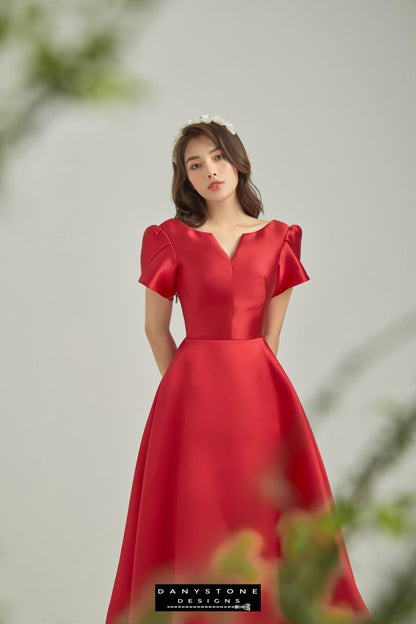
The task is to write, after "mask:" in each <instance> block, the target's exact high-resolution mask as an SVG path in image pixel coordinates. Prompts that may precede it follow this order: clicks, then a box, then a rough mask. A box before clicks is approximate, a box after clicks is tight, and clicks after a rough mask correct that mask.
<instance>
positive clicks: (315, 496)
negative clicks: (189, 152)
mask: <svg viewBox="0 0 416 624" xmlns="http://www.w3.org/2000/svg"><path fill="white" fill-rule="evenodd" d="M301 237H302V229H301V227H300V226H299V225H296V224H294V225H290V226H289V225H288V224H286V223H284V222H282V221H278V220H277V219H273V220H272V221H269V223H267V224H266V225H265V226H263V227H262V228H261V229H258V230H256V231H253V232H249V233H245V234H243V235H242V236H241V237H240V239H239V242H238V245H237V248H236V250H235V252H234V254H233V255H232V257H229V255H228V254H227V253H226V251H225V250H224V249H223V248H222V246H221V245H220V244H219V242H218V241H217V239H216V238H215V236H214V235H213V234H212V233H208V232H202V231H200V230H197V229H194V228H192V227H190V226H188V225H186V224H184V223H183V222H181V221H179V220H178V219H176V218H170V219H167V220H166V221H164V222H162V223H161V224H160V225H150V226H148V227H147V228H146V229H145V231H144V234H143V239H142V247H141V256H140V263H141V274H140V277H139V279H138V281H139V282H140V283H141V284H144V285H145V286H147V287H148V288H150V289H152V290H154V291H156V292H157V293H159V294H160V295H161V296H162V297H165V298H167V299H169V300H173V299H174V296H175V295H177V298H179V301H180V303H181V307H182V312H183V316H184V323H185V328H186V336H185V338H184V339H183V340H182V342H181V343H180V344H179V346H178V349H177V351H176V352H175V354H174V356H173V358H172V360H171V363H170V364H169V367H168V369H167V370H166V372H165V374H164V375H163V376H162V378H161V380H160V383H159V385H158V387H157V390H156V394H155V397H154V400H153V403H152V405H151V408H150V413H149V415H148V418H147V421H146V425H145V428H144V432H143V435H142V439H141V444H140V449H139V453H138V459H137V464H136V468H135V472H134V478H133V484H132V490H131V496H130V502H129V506H128V513H127V520H126V525H125V531H124V537H123V541H122V546H121V553H120V558H119V564H118V569H117V573H116V578H115V582H114V587H113V592H112V596H111V600H110V604H109V607H108V612H107V618H106V624H119V623H120V624H136V623H140V624H141V623H142V622H150V623H151V622H154V621H155V622H156V621H158V620H154V619H152V618H151V617H148V618H146V617H143V610H142V611H140V609H141V608H142V609H144V607H140V608H138V605H144V604H147V605H148V604H149V601H150V603H151V598H152V596H153V595H154V584H155V583H205V582H213V583H219V582H221V583H222V582H227V580H224V577H223V576H221V574H220V568H219V567H217V568H216V567H215V566H214V567H212V565H211V564H212V561H217V562H218V559H215V557H218V553H221V552H222V553H224V552H227V550H225V551H224V550H221V548H222V549H224V548H225V549H227V548H228V549H229V550H230V549H231V550H232V549H233V545H234V547H236V544H237V541H238V539H239V538H240V539H243V538H242V536H244V535H245V536H246V539H247V540H248V542H247V541H246V542H244V539H243V541H242V542H238V543H239V544H240V546H241V544H244V543H245V544H248V543H251V545H252V547H253V548H254V550H251V551H249V554H248V555H247V557H248V558H249V563H251V564H253V562H254V563H256V562H257V564H258V565H257V567H256V566H255V565H254V567H256V569H257V571H258V570H260V573H259V575H257V577H256V576H255V575H254V576H251V577H250V576H249V577H248V578H251V579H252V580H251V581H249V580H248V578H245V579H244V580H240V581H238V580H237V577H236V576H232V574H231V575H230V576H229V577H227V579H228V581H229V582H241V583H242V582H252V583H258V582H260V584H261V588H262V595H261V611H257V612H256V611H252V612H248V611H244V610H240V611H237V610H235V611H234V612H233V613H231V612H223V611H217V612H215V611H214V612H208V611H206V612H205V613H201V612H199V613H198V612H192V613H191V612H188V613H184V612H172V613H171V614H166V613H165V614H164V615H165V618H166V619H163V620H161V621H163V623H169V624H171V623H172V624H179V623H182V622H184V623H185V622H186V623H188V624H204V623H206V622H216V623H227V624H228V623H230V624H231V623H233V624H240V623H245V624H252V623H256V624H260V623H261V624H286V622H289V621H290V620H286V619H285V615H284V613H283V611H282V610H281V609H280V608H279V591H278V589H276V583H275V582H274V580H275V579H274V578H273V573H275V574H278V571H279V565H280V564H279V562H280V561H282V556H283V554H284V553H283V542H282V538H281V536H280V534H279V533H278V531H277V529H276V526H277V524H278V522H279V519H281V518H282V517H283V516H284V514H285V513H287V512H288V511H298V512H300V513H304V512H309V513H314V512H315V511H316V510H319V509H330V508H332V506H333V498H332V494H331V489H330V485H329V482H328V478H327V475H326V472H325V468H324V465H323V462H322V459H321V456H320V453H319V450H318V448H317V444H316V441H315V438H314V435H313V433H312V431H311V427H310V425H309V423H308V420H307V417H306V414H305V412H304V410H303V408H302V405H301V403H300V400H299V398H298V396H297V394H296V392H295V390H294V388H293V386H292V384H291V382H290V380H289V378H288V377H287V375H286V373H285V372H284V370H283V368H282V366H281V365H280V363H279V360H278V359H277V358H276V356H275V355H274V353H273V352H272V350H271V349H270V347H269V345H268V344H267V342H266V340H265V339H264V338H263V336H262V329H263V324H264V320H265V314H266V310H267V306H268V303H269V302H270V299H271V298H272V297H275V296H277V295H279V294H280V293H282V292H284V291H285V290H286V289H288V288H291V287H293V286H295V285H298V284H301V283H303V282H306V281H307V280H309V279H310V278H309V276H308V274H307V273H306V270H305V268H304V267H303V265H302V263H301V260H300V250H301ZM247 536H248V537H247ZM250 536H251V539H252V542H250ZM233 540H237V541H233ZM253 545H254V546H253ZM337 545H338V554H339V561H340V563H339V566H338V569H337V574H336V575H335V577H334V579H333V582H332V585H331V588H330V591H329V593H328V594H327V596H326V600H327V603H328V605H329V606H331V605H332V606H333V607H334V608H339V609H340V610H341V611H342V609H347V612H348V613H352V614H354V615H355V616H356V617H357V618H358V619H357V621H360V622H361V621H362V620H361V619H359V618H360V617H367V618H368V619H366V620H365V621H366V622H367V621H372V620H370V619H369V617H370V616H369V613H368V611H367V609H366V606H365V604H364V602H363V599H362V598H361V596H360V594H359V591H358V589H357V586H356V584H355V580H354V577H353V573H352V570H351V566H350V562H349V559H348V555H347V552H346V547H345V543H344V540H343V537H342V534H341V533H339V535H338V536H337ZM247 552H248V551H247ZM210 565H211V567H210ZM236 567H237V568H238V564H237V566H236ZM243 567H244V566H243V565H241V570H243ZM244 569H246V566H245V567H244ZM234 571H235V570H234ZM237 571H238V570H237ZM271 579H272V580H271ZM146 600H147V602H146ZM153 606H154V601H153ZM148 613H149V612H148ZM138 614H141V618H142V619H140V618H139V617H138ZM153 615H154V614H152V617H153ZM325 621H326V620H325ZM331 621H332V620H331ZM337 621H338V620H337ZM339 621H342V622H344V620H339ZM354 621H356V620H354Z"/></svg>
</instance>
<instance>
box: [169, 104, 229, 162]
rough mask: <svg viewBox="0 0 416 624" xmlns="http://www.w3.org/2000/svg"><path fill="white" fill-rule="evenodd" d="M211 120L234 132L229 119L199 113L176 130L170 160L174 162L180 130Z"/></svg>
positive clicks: (180, 134)
mask: <svg viewBox="0 0 416 624" xmlns="http://www.w3.org/2000/svg"><path fill="white" fill-rule="evenodd" d="M211 121H215V123H217V124H220V126H225V127H226V128H227V130H229V131H230V132H231V134H235V133H236V132H235V130H234V126H233V124H231V123H230V122H229V121H225V119H223V118H222V117H218V115H200V116H199V117H196V119H190V120H189V121H188V123H187V124H185V125H184V126H182V128H181V129H180V131H179V132H178V134H177V135H176V137H175V138H174V140H173V144H172V162H174V163H175V164H176V155H175V150H176V144H177V142H178V141H179V139H180V138H181V136H182V130H183V129H184V128H186V127H187V126H189V125H191V124H195V123H207V124H208V123H211Z"/></svg>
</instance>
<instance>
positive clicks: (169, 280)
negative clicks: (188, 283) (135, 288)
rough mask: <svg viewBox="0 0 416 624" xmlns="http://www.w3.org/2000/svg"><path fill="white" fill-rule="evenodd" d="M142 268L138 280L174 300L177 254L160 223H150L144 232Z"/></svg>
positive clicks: (141, 255) (141, 256) (141, 254)
mask: <svg viewBox="0 0 416 624" xmlns="http://www.w3.org/2000/svg"><path fill="white" fill-rule="evenodd" d="M140 268H141V275H140V277H139V279H138V281H139V282H140V283H141V284H144V285H145V286H147V287H148V288H150V289H151V290H154V291H155V292H157V293H159V295H162V297H165V298H166V299H169V300H170V301H172V300H173V297H174V295H175V292H176V273H177V260H176V254H175V250H174V248H173V246H172V243H171V242H170V239H169V237H168V235H167V234H166V232H165V231H164V230H162V228H161V227H159V226H158V225H149V226H148V227H147V228H146V229H145V231H144V233H143V238H142V248H141V252H140Z"/></svg>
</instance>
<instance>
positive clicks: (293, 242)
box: [138, 218, 310, 340]
mask: <svg viewBox="0 0 416 624" xmlns="http://www.w3.org/2000/svg"><path fill="white" fill-rule="evenodd" d="M301 238H302V229H301V227H300V226H299V225H296V224H294V225H287V224H286V223H283V222H282V221H278V220H277V219H273V220H272V221H270V222H269V223H267V224H266V225H265V226H263V227H262V228H261V229H258V230H255V231H253V232H247V233H245V234H242V235H241V237H240V239H239V242H238V245H237V248H236V250H235V252H234V254H233V255H232V256H231V257H229V256H228V254H227V253H226V251H225V250H224V249H223V248H222V246H221V245H220V244H219V242H218V241H217V239H216V238H215V236H214V234H212V233H211V232H203V231H200V230H197V229H195V228H192V227H191V226H189V225H186V224H185V223H183V222H182V221H179V220H178V219H176V218H171V219H167V220H166V221H163V222H162V223H161V224H160V225H149V226H148V227H147V228H146V229H145V231H144V234H143V239H142V247H141V255H140V264H141V275H140V277H139V280H138V281H139V282H140V283H142V284H144V285H145V286H147V287H148V288H151V289H152V290H154V291H156V292H157V293H159V294H160V295H162V297H165V298H167V299H169V300H173V298H174V295H175V294H177V296H178V298H179V300H180V302H181V307H182V311H183V315H184V322H185V328H186V336H187V337H188V338H204V339H236V340H237V339H248V338H256V337H259V336H261V335H262V328H263V323H264V318H265V314H266V310H267V306H268V304H269V302H270V299H271V298H272V297H276V296H277V295H279V294H281V293H282V292H284V291H285V290H287V289H288V288H291V287H292V286H295V285H296V284H300V283H302V282H306V281H307V280H309V279H310V278H309V276H308V274H307V273H306V271H305V269H304V267H303V265H302V263H301V261H300V250H301Z"/></svg>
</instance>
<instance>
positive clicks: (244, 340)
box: [184, 336, 264, 342]
mask: <svg viewBox="0 0 416 624" xmlns="http://www.w3.org/2000/svg"><path fill="white" fill-rule="evenodd" d="M185 340H199V341H201V342H215V341H218V342H227V341H228V342H247V341H248V340H264V337H263V336H254V337H252V338H194V337H192V336H185V338H184V341H185Z"/></svg>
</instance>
